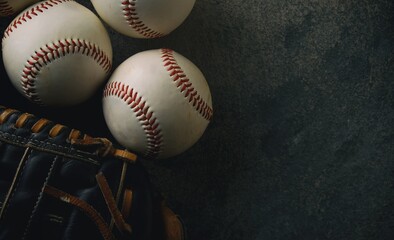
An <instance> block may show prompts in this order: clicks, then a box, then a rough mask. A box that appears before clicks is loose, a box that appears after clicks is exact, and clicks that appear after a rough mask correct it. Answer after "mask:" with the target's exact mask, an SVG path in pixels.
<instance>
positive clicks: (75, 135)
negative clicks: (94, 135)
mask: <svg viewBox="0 0 394 240" xmlns="http://www.w3.org/2000/svg"><path fill="white" fill-rule="evenodd" d="M80 136H81V131H79V130H76V129H71V131H70V134H69V135H68V140H71V139H78V138H79V137H80Z"/></svg>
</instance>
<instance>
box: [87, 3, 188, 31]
mask: <svg viewBox="0 0 394 240" xmlns="http://www.w3.org/2000/svg"><path fill="white" fill-rule="evenodd" d="M91 2H92V4H93V7H94V8H95V10H96V11H97V13H98V15H99V16H100V17H101V18H102V19H103V20H104V21H105V22H106V23H107V24H108V25H109V26H110V27H112V28H113V29H115V30H116V31H118V32H120V33H122V34H124V35H127V36H130V37H134V38H157V37H162V36H165V35H167V34H169V33H170V32H172V31H173V30H174V29H176V28H177V27H178V26H179V25H181V24H182V22H183V21H184V20H185V19H186V17H187V16H188V15H189V14H190V12H191V10H192V8H193V6H194V3H195V0H120V1H114V0H91Z"/></svg>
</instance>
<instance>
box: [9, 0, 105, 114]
mask: <svg viewBox="0 0 394 240" xmlns="http://www.w3.org/2000/svg"><path fill="white" fill-rule="evenodd" d="M2 48H3V49H2V50H3V61H4V66H5V69H6V72H7V74H8V76H9V78H10V79H11V82H12V83H13V85H14V86H15V87H16V88H17V89H18V91H19V92H20V93H22V95H24V96H25V97H26V98H28V99H30V100H31V101H33V102H35V103H38V104H42V105H51V106H67V105H75V104H78V103H81V102H83V101H85V100H87V99H88V98H89V97H91V96H92V95H93V94H94V93H95V92H96V91H97V90H98V88H99V87H100V86H101V85H102V84H103V82H104V81H105V80H106V77H107V76H108V74H109V71H110V69H111V64H112V47H111V42H110V38H109V36H108V34H107V32H106V29H105V27H104V25H103V24H102V22H101V21H100V19H99V18H98V17H97V16H96V15H95V14H94V13H93V12H91V11H90V10H89V9H87V8H86V7H84V6H82V5H81V4H79V3H77V2H75V1H72V0H48V1H44V2H40V3H37V4H35V5H33V6H31V7H29V8H27V9H26V10H25V11H23V12H22V13H21V14H20V15H18V16H17V17H16V18H15V19H14V21H12V22H11V24H10V25H9V26H8V28H7V29H6V30H5V32H4V36H3V41H2Z"/></svg>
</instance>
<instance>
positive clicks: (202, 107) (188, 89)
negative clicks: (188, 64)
mask: <svg viewBox="0 0 394 240" xmlns="http://www.w3.org/2000/svg"><path fill="white" fill-rule="evenodd" d="M161 53H162V56H161V57H162V59H163V62H164V67H165V68H166V69H167V71H168V73H169V74H170V77H171V78H172V79H173V81H174V83H175V85H176V87H177V88H178V89H179V90H180V91H181V93H184V96H185V98H187V99H188V100H189V103H190V104H192V105H193V107H194V108H195V109H196V110H197V112H199V113H200V114H201V116H202V117H203V118H205V119H206V120H208V121H209V120H211V118H212V115H213V110H212V108H211V107H210V106H209V105H208V103H207V102H205V101H204V99H202V97H201V96H200V95H199V94H198V92H197V90H196V89H194V87H193V84H192V82H191V81H190V79H189V78H188V77H187V76H186V74H185V72H184V71H183V70H182V68H181V67H180V66H179V65H178V63H177V61H176V59H175V57H174V55H173V53H174V51H173V50H171V49H161Z"/></svg>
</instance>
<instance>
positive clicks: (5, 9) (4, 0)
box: [0, 0, 39, 17]
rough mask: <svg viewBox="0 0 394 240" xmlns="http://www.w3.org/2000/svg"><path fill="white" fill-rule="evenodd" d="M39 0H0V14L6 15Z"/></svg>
mask: <svg viewBox="0 0 394 240" xmlns="http://www.w3.org/2000/svg"><path fill="white" fill-rule="evenodd" d="M38 1H39V0H0V16H1V17H6V16H10V15H13V14H16V13H18V12H20V11H22V10H23V9H24V8H25V7H27V6H29V5H31V4H33V3H36V2H38Z"/></svg>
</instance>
